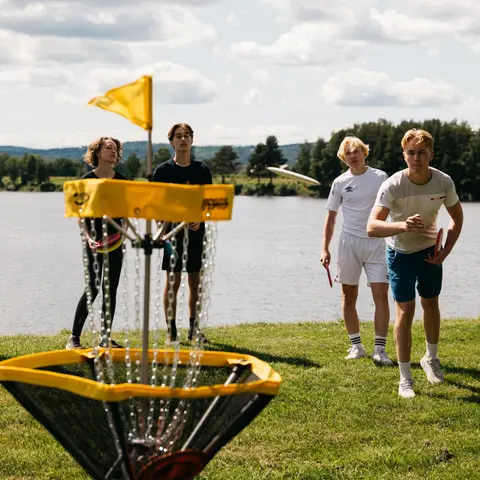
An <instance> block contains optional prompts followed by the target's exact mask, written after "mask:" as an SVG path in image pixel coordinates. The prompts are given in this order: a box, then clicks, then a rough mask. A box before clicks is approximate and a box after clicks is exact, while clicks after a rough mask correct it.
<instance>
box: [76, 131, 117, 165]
mask: <svg viewBox="0 0 480 480" xmlns="http://www.w3.org/2000/svg"><path fill="white" fill-rule="evenodd" d="M107 140H112V141H113V142H115V145H116V146H117V161H116V162H115V167H116V166H117V165H118V164H119V163H120V162H121V161H122V154H123V145H122V143H121V142H120V140H117V139H116V138H113V137H100V138H98V139H97V140H95V141H93V142H92V143H91V144H90V145H89V146H88V147H87V151H86V152H85V154H84V155H83V159H84V160H85V163H86V164H87V165H89V166H90V167H92V168H95V167H98V153H99V152H100V149H101V148H102V146H103V145H104V144H105V142H106V141H107Z"/></svg>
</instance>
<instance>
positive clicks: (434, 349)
mask: <svg viewBox="0 0 480 480" xmlns="http://www.w3.org/2000/svg"><path fill="white" fill-rule="evenodd" d="M425 344H426V345H427V358H437V355H438V343H428V342H425Z"/></svg>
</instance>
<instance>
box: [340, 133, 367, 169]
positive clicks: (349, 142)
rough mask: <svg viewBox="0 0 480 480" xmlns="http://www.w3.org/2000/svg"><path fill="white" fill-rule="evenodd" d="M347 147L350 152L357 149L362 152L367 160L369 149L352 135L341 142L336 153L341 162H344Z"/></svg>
mask: <svg viewBox="0 0 480 480" xmlns="http://www.w3.org/2000/svg"><path fill="white" fill-rule="evenodd" d="M349 147H350V149H351V150H353V149H355V148H359V149H360V150H361V151H362V152H363V155H364V156H365V158H367V157H368V154H369V153H370V147H369V146H368V145H365V143H363V142H362V141H361V140H360V139H359V138H358V137H354V136H353V135H351V136H347V137H345V138H344V139H343V140H342V143H341V144H340V146H339V147H338V152H337V157H338V158H339V159H340V160H342V162H344V161H345V150H346V149H347V148H349Z"/></svg>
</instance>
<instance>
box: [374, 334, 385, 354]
mask: <svg viewBox="0 0 480 480" xmlns="http://www.w3.org/2000/svg"><path fill="white" fill-rule="evenodd" d="M386 345H387V337H381V336H380V335H375V348H374V350H375V351H378V350H385V347H386Z"/></svg>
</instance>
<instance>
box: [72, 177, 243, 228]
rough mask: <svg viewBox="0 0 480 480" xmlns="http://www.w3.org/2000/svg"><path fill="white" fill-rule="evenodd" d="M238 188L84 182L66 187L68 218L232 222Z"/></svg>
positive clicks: (126, 181)
mask: <svg viewBox="0 0 480 480" xmlns="http://www.w3.org/2000/svg"><path fill="white" fill-rule="evenodd" d="M234 188H235V187H234V185H225V184H215V185H179V184H174V183H159V182H140V181H137V182H133V181H130V180H113V179H105V178H101V179H84V180H72V181H69V182H65V183H64V184H63V191H64V199H65V217H67V218H68V217H89V218H100V217H103V216H104V215H105V216H107V217H111V218H135V217H136V218H144V219H146V220H159V221H167V222H189V223H194V222H205V221H207V220H211V221H219V220H231V218H232V208H233V199H234V195H235V191H234Z"/></svg>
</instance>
